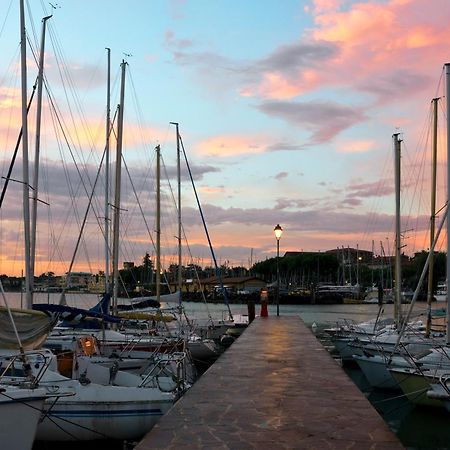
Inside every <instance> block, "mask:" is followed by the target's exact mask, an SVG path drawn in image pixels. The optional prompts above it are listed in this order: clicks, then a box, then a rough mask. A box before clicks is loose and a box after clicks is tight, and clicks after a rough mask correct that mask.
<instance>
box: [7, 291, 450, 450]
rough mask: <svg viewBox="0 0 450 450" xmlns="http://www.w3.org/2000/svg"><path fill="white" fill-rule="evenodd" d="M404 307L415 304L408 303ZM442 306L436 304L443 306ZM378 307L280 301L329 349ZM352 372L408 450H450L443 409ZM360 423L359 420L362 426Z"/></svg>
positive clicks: (218, 308)
mask: <svg viewBox="0 0 450 450" xmlns="http://www.w3.org/2000/svg"><path fill="white" fill-rule="evenodd" d="M7 299H8V303H9V305H10V306H11V307H20V306H21V295H20V293H8V294H7ZM66 300H67V304H68V305H70V306H76V307H79V308H90V307H91V306H93V305H94V304H96V303H97V301H98V297H97V296H96V295H93V294H67V295H66ZM58 301H59V294H53V293H52V294H49V295H48V294H37V295H36V297H35V302H36V303H39V302H40V303H47V302H48V303H58ZM403 306H404V310H405V311H406V308H408V307H409V305H403ZM440 306H441V304H439V305H436V304H435V306H434V307H435V308H438V307H440ZM184 308H185V310H186V312H187V314H188V316H190V317H194V318H197V319H206V318H208V317H212V318H213V319H226V318H228V310H227V307H226V306H225V305H224V304H212V303H209V304H206V305H205V304H204V303H191V302H185V303H184ZM230 309H231V311H232V314H233V315H235V316H237V315H245V314H247V306H246V305H245V304H231V305H230ZM268 309H269V316H274V315H276V306H275V305H269V308H268ZM425 310H426V305H425V304H424V303H418V304H416V305H415V307H414V316H415V317H419V318H422V319H423V320H425V317H426V315H425ZM259 312H260V310H259V305H256V314H259ZM377 313H378V305H376V304H355V305H280V315H281V316H283V315H284V316H285V315H296V316H300V317H301V319H302V320H303V321H304V322H305V324H306V325H307V326H309V327H311V326H312V325H313V324H315V325H316V327H314V328H313V329H314V330H316V334H317V337H318V338H319V339H321V340H322V342H323V344H324V345H325V346H326V347H328V346H329V342H327V341H326V340H325V339H323V336H322V334H321V330H323V328H325V327H329V326H333V325H335V324H336V323H337V322H338V321H342V320H343V319H345V320H348V321H354V322H362V321H365V320H368V319H372V318H374V317H376V315H377ZM384 316H385V317H393V305H385V306H384ZM344 370H345V371H346V373H347V374H348V376H349V377H350V378H351V379H352V380H353V382H354V383H355V384H356V385H357V386H358V387H359V388H360V389H361V391H362V392H363V393H364V394H365V395H366V396H367V398H368V400H369V401H370V402H371V403H372V405H373V406H374V407H375V408H376V410H377V411H378V413H379V414H380V415H381V416H382V417H383V418H384V420H385V421H386V423H387V424H388V425H389V427H390V428H391V429H392V431H393V432H394V433H395V434H396V435H397V436H398V438H399V439H400V441H401V442H402V444H403V445H404V446H405V448H408V449H410V450H426V449H429V450H431V449H433V450H438V449H442V450H443V449H450V414H449V413H448V412H447V411H446V410H444V409H442V410H439V409H431V408H424V407H417V406H414V405H412V404H411V403H410V402H408V400H407V399H405V398H404V397H403V396H400V395H399V394H398V393H396V394H390V393H387V392H382V391H376V390H372V389H371V388H370V386H369V384H368V382H367V380H366V379H365V377H364V375H363V374H362V372H361V371H360V370H359V369H356V368H347V367H346V368H344ZM356 425H357V424H355V426H356Z"/></svg>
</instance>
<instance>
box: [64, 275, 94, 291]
mask: <svg viewBox="0 0 450 450" xmlns="http://www.w3.org/2000/svg"><path fill="white" fill-rule="evenodd" d="M91 280H92V274H91V273H89V272H71V273H66V274H65V275H64V277H63V278H62V282H63V285H64V286H66V287H67V289H77V290H88V288H89V285H90V284H91Z"/></svg>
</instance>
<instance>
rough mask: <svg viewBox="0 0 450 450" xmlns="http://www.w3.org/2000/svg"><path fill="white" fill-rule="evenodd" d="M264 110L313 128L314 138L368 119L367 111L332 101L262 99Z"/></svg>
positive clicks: (323, 137)
mask: <svg viewBox="0 0 450 450" xmlns="http://www.w3.org/2000/svg"><path fill="white" fill-rule="evenodd" d="M257 108H258V109H259V110H260V111H261V112H263V113H265V114H267V115H269V116H271V117H278V118H280V119H283V120H285V121H287V122H290V123H292V124H294V125H296V126H299V127H304V128H306V129H308V130H310V131H312V141H313V142H316V143H319V142H326V141H329V140H331V139H332V138H333V137H335V136H336V135H337V134H338V133H340V132H341V131H343V130H345V129H347V128H350V127H351V126H353V125H355V124H357V123H359V122H361V121H363V120H365V119H367V117H366V115H365V114H364V112H363V111H362V110H360V109H358V108H356V107H349V106H345V105H341V104H338V103H333V102H325V101H317V102H283V101H270V102H263V103H261V104H260V105H259V106H258V107H257Z"/></svg>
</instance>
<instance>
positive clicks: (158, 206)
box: [155, 145, 161, 302]
mask: <svg viewBox="0 0 450 450" xmlns="http://www.w3.org/2000/svg"><path fill="white" fill-rule="evenodd" d="M155 150H156V300H157V301H158V302H159V300H160V298H161V148H160V146H159V145H157V146H156V149H155Z"/></svg>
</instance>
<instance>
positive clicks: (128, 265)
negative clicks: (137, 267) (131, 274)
mask: <svg viewBox="0 0 450 450" xmlns="http://www.w3.org/2000/svg"><path fill="white" fill-rule="evenodd" d="M133 267H134V262H133V261H124V262H123V268H124V269H125V270H130V269H132V268H133Z"/></svg>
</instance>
